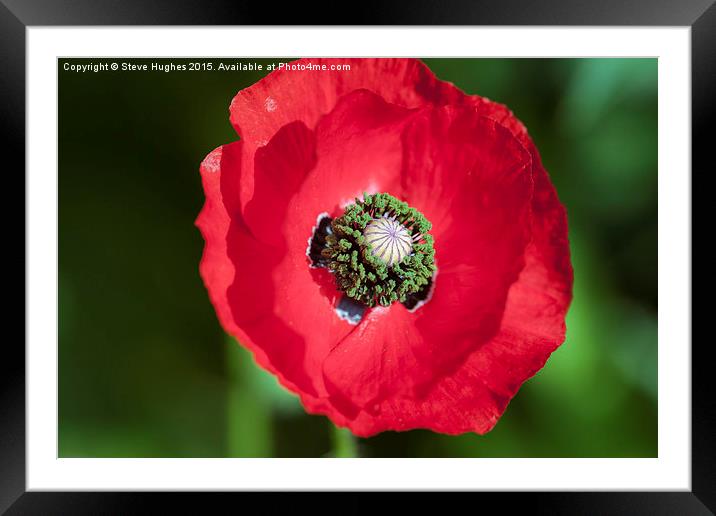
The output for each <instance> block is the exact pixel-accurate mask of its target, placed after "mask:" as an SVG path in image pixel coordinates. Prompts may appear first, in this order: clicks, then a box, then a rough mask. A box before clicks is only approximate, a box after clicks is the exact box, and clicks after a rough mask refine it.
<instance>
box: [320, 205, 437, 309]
mask: <svg viewBox="0 0 716 516" xmlns="http://www.w3.org/2000/svg"><path fill="white" fill-rule="evenodd" d="M330 229H331V232H330V233H327V234H326V236H325V249H323V251H322V253H321V254H322V256H323V258H324V259H325V260H326V261H327V266H328V268H329V270H331V272H333V274H334V275H335V277H336V284H337V287H338V289H339V290H342V291H343V292H345V293H346V296H348V297H349V298H351V299H352V300H355V301H357V302H359V303H362V304H363V305H365V306H368V307H373V306H376V305H377V304H380V305H383V306H389V305H390V304H391V303H394V302H398V301H399V302H401V303H405V302H406V301H407V300H408V298H409V297H410V296H414V295H415V294H419V293H421V292H422V291H424V290H426V289H427V288H428V287H429V284H430V281H431V280H432V277H433V273H434V272H435V270H436V269H435V261H434V257H435V251H434V249H433V239H432V236H431V235H429V234H428V231H430V229H431V225H430V222H428V220H427V219H426V218H425V217H424V216H423V215H422V214H421V213H420V212H419V211H417V210H416V209H415V208H411V207H410V206H408V205H407V204H406V203H404V202H402V201H399V200H398V199H396V198H395V197H393V196H391V195H389V194H386V193H379V194H374V195H368V194H364V195H363V199H356V202H355V203H354V204H350V205H348V206H346V208H345V212H344V213H343V215H341V216H340V217H338V218H336V219H334V220H333V221H332V222H331V225H330ZM314 240H315V238H314ZM419 300H420V298H418V299H417V301H419ZM417 301H416V302H417Z"/></svg>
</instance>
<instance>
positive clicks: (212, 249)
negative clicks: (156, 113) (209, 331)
mask: <svg viewBox="0 0 716 516" xmlns="http://www.w3.org/2000/svg"><path fill="white" fill-rule="evenodd" d="M241 152H242V142H236V143H232V144H229V145H225V146H223V147H220V148H218V149H216V150H214V151H213V152H212V153H210V154H209V155H208V156H207V157H206V158H205V159H204V161H203V162H202V165H201V176H202V183H203V186H204V193H205V195H206V201H205V203H204V207H203V209H202V211H201V213H200V215H199V217H198V219H197V226H198V227H199V229H200V230H201V232H202V235H203V236H204V240H205V246H204V253H203V256H202V260H201V264H200V273H201V276H202V279H203V280H204V284H205V285H206V288H207V290H208V292H209V297H210V299H211V301H212V304H213V305H214V307H215V309H216V312H217V315H218V317H219V320H220V322H221V324H222V326H223V327H224V329H225V330H226V331H227V333H229V334H230V335H233V336H234V337H236V338H237V339H238V340H239V341H240V342H241V344H243V345H244V346H246V347H247V348H248V349H250V350H251V351H252V352H253V354H254V357H255V359H256V361H257V362H258V363H259V364H260V365H261V366H262V367H264V368H265V369H267V370H269V371H271V372H272V373H274V374H275V375H276V376H277V377H278V379H279V381H280V382H281V383H282V384H283V385H284V386H285V387H286V388H288V389H289V390H291V391H294V392H296V393H298V394H299V395H300V397H301V401H302V403H303V404H304V405H305V406H306V408H307V409H308V410H310V411H312V412H316V413H332V416H331V417H333V418H334V420H336V421H343V420H344V418H343V416H342V415H341V414H340V413H337V412H335V411H334V410H333V409H332V408H331V407H330V404H329V403H328V402H327V401H326V400H325V389H324V388H323V384H322V377H321V362H322V358H323V355H324V354H325V353H327V350H328V349H329V348H330V347H331V345H332V343H333V342H335V341H337V340H339V339H340V338H341V337H342V336H343V335H344V334H345V333H347V332H349V331H350V330H351V329H352V328H353V327H352V326H351V325H349V324H347V323H346V322H345V321H342V320H340V319H339V318H337V317H335V313H334V311H333V308H332V306H331V303H332V300H331V297H330V296H331V293H330V292H325V291H323V292H319V291H318V288H317V287H316V282H315V281H314V278H313V276H312V274H311V272H310V271H309V268H308V267H307V263H306V257H305V256H302V259H301V258H299V259H298V260H295V261H298V262H299V263H298V264H296V263H294V260H292V259H291V257H287V256H286V255H285V251H284V252H283V253H282V251H281V250H280V249H277V248H276V247H273V246H270V245H267V244H266V243H264V242H261V241H258V240H256V239H255V238H254V237H253V235H252V234H251V233H250V232H249V231H248V229H247V227H246V225H245V223H244V221H243V218H242V217H241V213H240V211H239V210H238V195H237V192H238V191H239V190H238V183H237V178H239V177H240V172H239V167H240V166H241V163H242V159H241ZM324 273H325V274H328V273H327V272H325V271H324ZM284 278H288V281H284ZM295 292H302V293H304V294H305V295H304V296H302V297H301V298H300V299H297V298H296V296H295V295H293V293H295ZM296 318H299V319H303V320H308V319H309V318H310V319H311V320H312V321H314V322H315V323H316V324H318V325H320V326H321V328H322V331H321V332H314V331H312V328H309V327H307V325H305V324H296V323H295V319H296ZM314 351H317V352H318V353H314Z"/></svg>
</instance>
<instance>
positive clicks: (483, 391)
mask: <svg viewBox="0 0 716 516" xmlns="http://www.w3.org/2000/svg"><path fill="white" fill-rule="evenodd" d="M534 161H536V162H537V165H536V166H535V169H534V176H535V181H534V184H535V193H534V196H533V201H532V211H533V214H534V215H535V216H534V217H533V224H532V228H533V232H532V240H531V241H530V243H529V245H528V246H527V250H526V252H525V267H524V269H523V270H522V272H521V273H520V276H519V278H518V280H517V281H516V282H515V283H514V284H513V285H512V287H511V288H510V292H509V294H508V297H507V302H506V305H505V312H504V316H503V318H502V322H501V326H500V330H499V332H498V333H497V335H495V337H494V338H492V339H490V341H489V342H488V343H486V344H484V345H483V346H481V347H479V348H478V349H477V350H475V351H473V352H472V353H471V354H470V355H469V356H468V358H467V360H466V361H465V362H464V363H463V364H462V365H461V366H460V367H459V368H458V369H457V370H456V371H454V372H453V373H452V374H448V375H446V376H445V377H443V378H442V379H441V380H440V381H439V382H437V383H436V384H435V385H434V386H433V387H432V388H431V390H430V391H429V392H428V393H427V394H426V395H424V396H421V397H415V398H412V399H411V398H392V399H386V400H384V401H383V402H381V403H380V404H379V405H378V406H374V407H371V411H362V412H360V413H359V414H358V415H357V416H356V417H355V419H353V420H351V421H349V422H348V425H347V426H349V427H350V428H351V430H352V431H353V432H354V433H355V434H356V435H360V436H370V435H374V434H376V433H379V432H382V431H385V430H399V431H400V430H409V429H414V428H428V429H431V430H433V431H436V432H440V433H446V434H460V433H465V432H476V433H479V434H484V433H487V432H489V431H490V430H491V429H492V428H493V427H494V425H495V424H496V423H497V421H498V419H499V418H500V417H501V416H502V414H503V412H504V411H505V409H506V407H507V405H508V403H509V401H510V400H511V399H512V397H513V396H514V395H515V394H516V393H517V390H518V389H519V388H520V386H521V385H522V384H523V383H524V382H525V381H527V380H528V379H529V378H530V377H532V376H533V375H534V374H535V373H536V372H537V371H539V370H540V369H541V368H542V367H543V366H544V364H545V362H546V361H547V359H548V358H549V356H550V354H551V353H552V352H553V351H554V350H555V349H556V348H557V347H558V346H559V345H560V344H561V343H562V342H563V341H564V337H565V331H566V328H565V323H564V317H565V315H566V313H567V309H568V307H569V304H570V301H571V298H572V281H573V273H572V267H571V263H570V259H569V254H570V253H569V243H568V240H567V223H566V222H567V221H566V214H565V210H564V208H563V207H562V205H561V204H560V202H559V199H558V198H557V194H556V192H555V190H554V187H553V186H552V184H551V183H550V181H549V177H548V175H547V173H546V171H545V170H544V168H543V167H542V166H541V164H540V163H539V157H538V156H535V155H534V154H533V162H534ZM428 306H429V305H426V307H425V308H427V307H428Z"/></svg>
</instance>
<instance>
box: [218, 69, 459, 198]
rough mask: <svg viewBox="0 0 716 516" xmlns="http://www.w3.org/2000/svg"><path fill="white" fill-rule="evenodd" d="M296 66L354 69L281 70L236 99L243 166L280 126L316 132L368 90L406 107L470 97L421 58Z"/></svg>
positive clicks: (247, 187)
mask: <svg viewBox="0 0 716 516" xmlns="http://www.w3.org/2000/svg"><path fill="white" fill-rule="evenodd" d="M294 63H295V64H299V65H305V64H309V63H311V64H315V65H319V66H322V65H326V66H329V67H330V66H331V65H336V64H348V65H350V70H341V71H337V70H325V71H309V70H306V71H287V70H277V71H274V72H272V73H271V74H269V75H267V76H266V77H264V78H263V79H261V80H260V81H259V82H257V83H256V84H254V85H252V86H250V87H249V88H245V89H243V90H241V91H239V93H238V94H237V95H236V96H235V97H234V99H233V101H232V102H231V107H230V108H229V111H230V115H231V123H232V124H233V125H234V128H235V129H236V132H237V133H238V134H239V135H240V136H241V138H242V140H243V141H244V145H245V152H244V168H245V169H246V170H250V169H251V168H250V167H251V166H252V164H253V154H254V152H255V151H256V149H258V148H259V147H262V146H264V145H266V144H267V143H268V141H269V140H271V138H273V136H274V134H276V133H277V132H278V131H279V130H280V129H281V127H283V126H284V125H286V124H290V123H292V122H295V121H301V122H303V123H304V124H305V125H306V127H308V128H309V129H313V128H315V126H316V124H318V122H319V120H320V118H321V117H322V116H323V115H325V114H327V113H329V112H330V111H332V110H333V109H334V107H335V106H336V104H337V103H338V100H339V99H340V98H341V97H342V96H343V95H346V94H348V93H351V92H353V91H355V90H359V89H365V90H368V91H370V92H373V93H375V94H377V95H378V96H379V97H381V98H382V99H383V100H384V101H386V102H388V103H390V104H395V105H397V106H402V107H404V108H417V107H422V106H424V105H428V104H435V105H443V104H447V103H450V102H453V101H458V100H460V99H463V98H465V96H464V94H463V93H462V92H461V91H460V90H459V89H457V88H455V87H454V86H453V85H452V84H449V83H446V82H443V81H440V80H438V79H437V78H436V77H435V75H434V74H433V73H432V72H431V71H430V69H428V67H426V66H425V65H424V64H423V63H422V62H420V61H418V60H417V59H299V60H297V61H295V62H294ZM244 176H245V177H243V180H242V186H241V201H242V205H243V204H245V203H246V202H248V200H249V199H251V197H252V195H253V188H254V183H253V176H252V175H251V174H244Z"/></svg>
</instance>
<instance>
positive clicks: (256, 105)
mask: <svg viewBox="0 0 716 516" xmlns="http://www.w3.org/2000/svg"><path fill="white" fill-rule="evenodd" d="M294 64H296V65H297V66H294V67H293V69H292V70H285V69H284V70H280V71H275V72H272V73H271V74H269V75H268V76H266V77H265V78H264V79H262V80H261V81H259V82H258V83H256V84H254V85H253V86H251V87H249V88H246V89H244V90H242V91H240V92H239V93H238V94H237V95H236V97H235V98H234V99H233V101H232V103H231V107H230V115H231V123H232V124H233V125H234V127H235V129H236V131H237V132H238V134H239V135H240V136H241V140H240V141H238V142H235V143H230V144H227V145H224V146H222V147H219V148H217V149H216V150H214V151H213V152H211V153H210V154H209V155H208V156H207V157H206V159H205V160H204V161H203V163H202V165H201V175H202V180H203V186H204V191H205V195H206V203H205V205H204V208H203V210H202V212H201V214H200V215H199V218H198V219H197V225H198V227H199V228H200V229H201V232H202V234H203V236H204V239H205V242H206V245H205V248H204V254H203V257H202V261H201V265H200V271H201V275H202V278H203V280H204V283H205V284H206V287H207V289H208V292H209V296H210V298H211V301H212V303H213V305H214V307H215V309H216V312H217V314H218V317H219V319H220V321H221V323H222V325H223V327H224V328H225V329H226V331H227V332H228V333H230V334H231V335H233V336H235V337H236V338H237V339H238V340H239V341H240V342H241V343H242V344H243V345H244V346H246V347H247V348H249V349H250V350H251V351H252V352H253V354H254V356H255V358H256V360H257V361H258V363H259V364H260V365H261V366H262V367H264V368H265V369H267V370H269V371H271V372H272V373H273V374H275V375H276V376H277V377H278V379H279V381H280V382H281V384H282V385H283V386H285V387H286V388H287V389H289V390H291V391H293V392H295V393H296V394H298V396H300V399H301V401H302V403H303V405H304V406H305V408H306V410H307V411H308V412H311V413H314V414H325V415H326V416H328V417H329V418H330V419H331V420H332V421H333V422H334V423H335V424H336V425H339V426H344V427H348V428H350V429H351V430H352V431H353V433H355V434H356V435H359V436H369V435H373V434H376V433H378V432H382V431H385V430H409V429H413V428H427V429H431V430H433V431H436V432H441V433H447V434H458V433H463V432H477V433H480V434H482V433H485V432H488V431H489V430H490V429H492V427H493V426H494V425H495V423H496V422H497V420H498V419H499V418H500V416H501V415H502V413H503V412H504V410H505V408H506V406H507V404H508V402H509V401H510V399H511V398H512V397H513V396H514V395H515V393H516V392H517V390H518V389H519V387H520V385H521V384H522V383H523V382H524V381H525V380H527V379H528V378H530V377H531V376H532V375H534V374H535V373H536V372H537V371H538V370H539V369H540V368H541V367H542V366H543V365H544V363H545V361H546V360H547V358H548V357H549V355H550V354H551V353H552V352H553V351H554V350H555V349H556V348H557V347H558V346H559V345H560V344H561V343H562V342H563V340H564V335H565V324H564V317H565V314H566V311H567V307H568V305H569V302H570V299H571V289H572V269H571V263H570V258H569V247H568V241H567V224H566V216H565V211H564V208H563V207H562V205H561V204H560V202H559V200H558V198H557V195H556V193H555V190H554V187H553V186H552V184H551V182H550V180H549V177H548V175H547V173H546V172H545V170H544V168H543V167H542V164H541V162H540V157H539V154H538V152H537V149H536V148H535V146H534V144H533V142H532V140H531V139H530V138H529V136H528V135H527V131H526V129H525V127H524V126H523V125H522V123H520V121H519V120H517V119H516V118H515V117H514V116H513V115H512V113H511V112H510V111H509V110H508V109H507V108H506V107H505V106H502V105H500V104H497V103H494V102H491V101H489V100H488V99H485V98H482V97H478V96H470V95H465V94H464V93H463V92H462V91H460V90H459V89H458V88H456V87H455V86H453V85H452V84H449V83H446V82H442V81H439V80H438V79H437V78H436V77H435V76H434V75H433V74H432V73H431V72H430V71H429V70H428V69H427V67H425V66H424V65H423V64H422V63H421V62H420V61H417V60H412V59H347V60H345V59H341V60H331V59H326V60H322V59H306V60H300V61H298V62H296V63H294ZM334 64H348V65H350V70H342V71H332V70H330V67H331V65H334ZM324 65H325V67H324ZM323 68H328V69H323ZM386 194H389V195H386ZM369 227H370V228H371V229H370V230H369V229H368V228H369ZM381 239H382V240H381ZM386 239H387V240H386ZM396 239H398V240H396ZM386 242H387V243H388V244H387V245H383V244H386ZM381 246H382V247H381ZM390 253H392V255H391V254H390ZM418 255H420V256H418ZM391 281H392V283H391Z"/></svg>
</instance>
